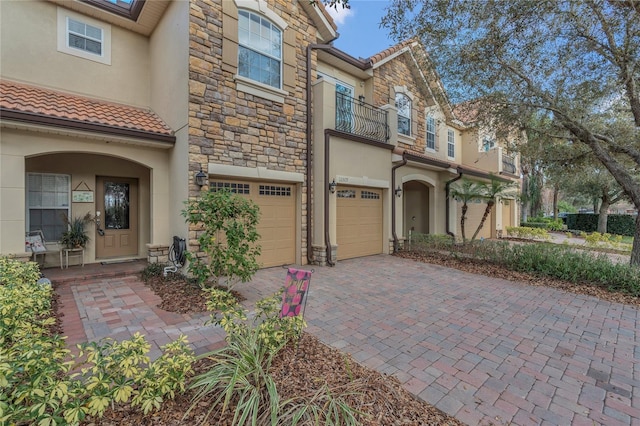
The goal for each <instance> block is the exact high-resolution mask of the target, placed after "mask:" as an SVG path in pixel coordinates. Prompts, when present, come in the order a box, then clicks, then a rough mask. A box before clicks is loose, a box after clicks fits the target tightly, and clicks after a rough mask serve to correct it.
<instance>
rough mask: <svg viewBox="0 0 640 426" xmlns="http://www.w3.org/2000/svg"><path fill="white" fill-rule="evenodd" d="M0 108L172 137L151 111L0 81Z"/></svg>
mask: <svg viewBox="0 0 640 426" xmlns="http://www.w3.org/2000/svg"><path fill="white" fill-rule="evenodd" d="M0 108H2V110H7V111H12V112H19V113H30V114H35V115H39V116H43V117H49V118H59V119H65V120H71V121H75V122H80V123H81V122H85V123H94V124H97V125H101V126H108V127H112V128H119V129H128V130H134V131H141V132H148V133H156V134H158V135H164V136H170V135H173V132H172V131H171V128H169V126H167V125H166V124H165V122H164V121H162V119H161V118H160V117H159V116H158V115H157V114H156V113H154V112H153V111H151V110H148V109H144V108H137V107H132V106H127V105H121V104H116V103H112V102H107V101H102V100H97V99H91V98H86V97H82V96H78V95H72V94H69V93H63V92H58V91H55V90H50V89H44V88H41V87H35V86H30V85H26V84H22V83H16V82H13V81H7V80H0Z"/></svg>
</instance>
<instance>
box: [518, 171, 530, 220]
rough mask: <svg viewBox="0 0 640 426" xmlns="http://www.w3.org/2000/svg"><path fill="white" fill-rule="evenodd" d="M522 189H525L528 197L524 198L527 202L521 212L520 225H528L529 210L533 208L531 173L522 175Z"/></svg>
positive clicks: (523, 204) (523, 203)
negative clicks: (530, 189) (530, 186)
mask: <svg viewBox="0 0 640 426" xmlns="http://www.w3.org/2000/svg"><path fill="white" fill-rule="evenodd" d="M522 188H524V190H525V191H526V192H527V194H526V195H527V196H526V197H525V198H524V200H525V201H523V202H522V209H521V210H520V223H527V219H528V216H529V209H530V208H531V207H530V206H531V202H530V201H529V199H530V194H529V173H525V172H523V173H522Z"/></svg>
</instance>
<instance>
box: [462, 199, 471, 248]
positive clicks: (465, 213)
mask: <svg viewBox="0 0 640 426" xmlns="http://www.w3.org/2000/svg"><path fill="white" fill-rule="evenodd" d="M468 208H469V206H467V202H466V201H465V202H464V204H463V205H462V217H461V218H460V232H461V233H462V242H463V243H466V242H467V237H466V236H465V234H464V221H465V219H466V218H467V209H468Z"/></svg>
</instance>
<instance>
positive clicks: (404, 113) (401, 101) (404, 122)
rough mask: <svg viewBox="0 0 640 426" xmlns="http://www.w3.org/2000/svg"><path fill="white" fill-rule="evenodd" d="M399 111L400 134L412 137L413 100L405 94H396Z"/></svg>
mask: <svg viewBox="0 0 640 426" xmlns="http://www.w3.org/2000/svg"><path fill="white" fill-rule="evenodd" d="M396 108H397V109H398V133H400V134H401V135H406V136H411V99H410V98H409V97H408V96H407V95H405V94H404V93H396Z"/></svg>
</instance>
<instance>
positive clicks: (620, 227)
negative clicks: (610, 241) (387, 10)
mask: <svg viewBox="0 0 640 426" xmlns="http://www.w3.org/2000/svg"><path fill="white" fill-rule="evenodd" d="M635 220H636V218H635V216H631V215H629V214H610V215H609V218H608V219H607V232H608V233H609V234H614V235H626V236H629V237H633V234H634V232H635V230H636V222H635Z"/></svg>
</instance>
